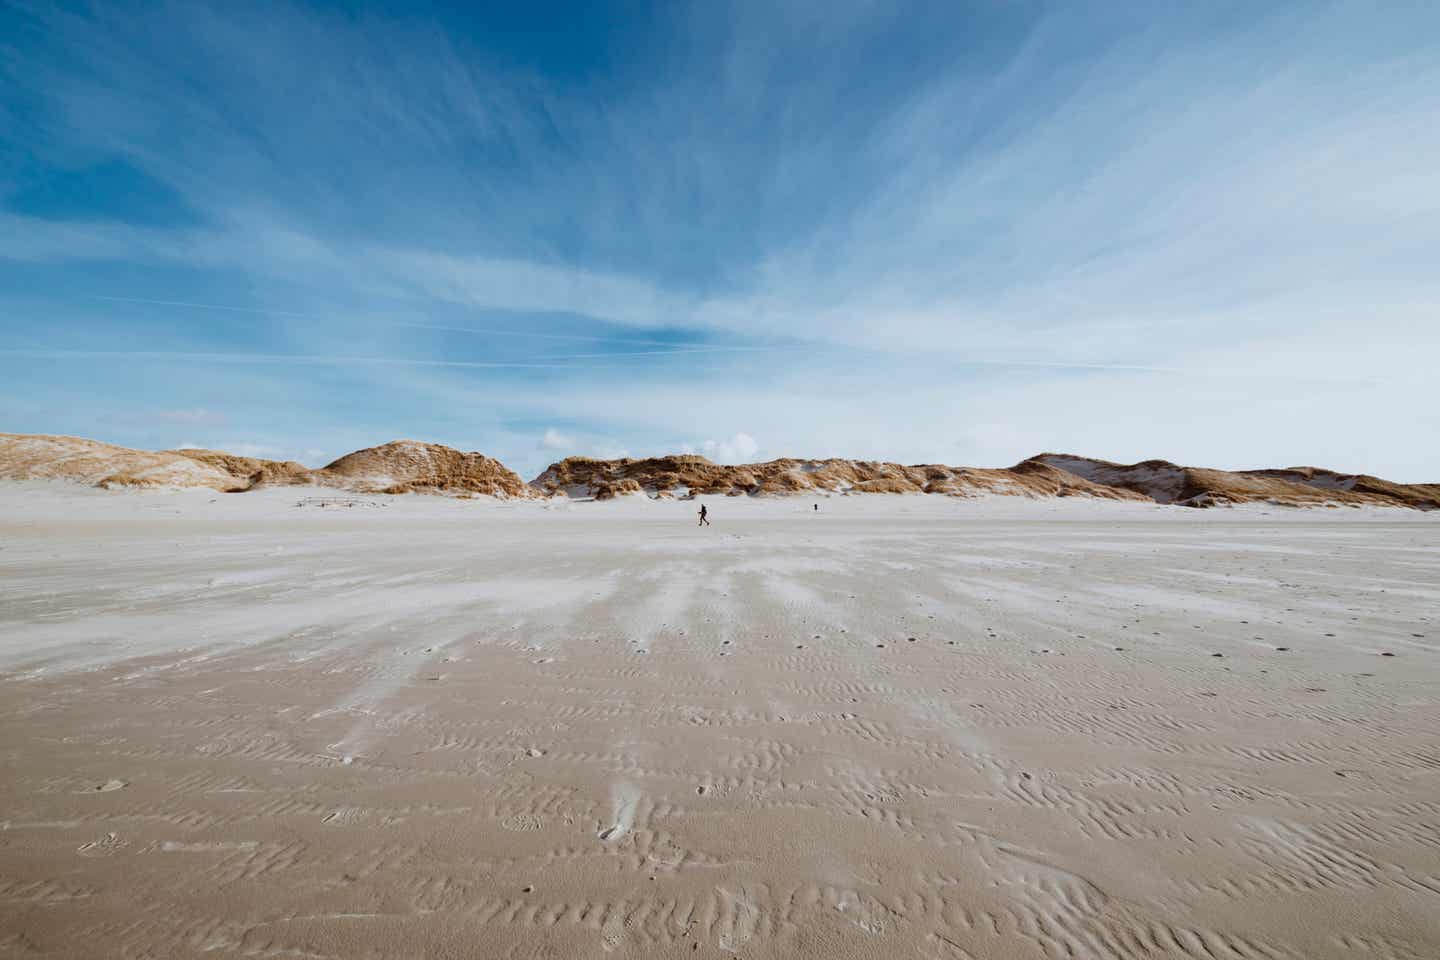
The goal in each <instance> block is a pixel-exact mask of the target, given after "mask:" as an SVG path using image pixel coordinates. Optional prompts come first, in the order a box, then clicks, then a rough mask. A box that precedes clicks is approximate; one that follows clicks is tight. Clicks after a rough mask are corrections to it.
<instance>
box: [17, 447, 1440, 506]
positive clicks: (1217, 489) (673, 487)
mask: <svg viewBox="0 0 1440 960" xmlns="http://www.w3.org/2000/svg"><path fill="white" fill-rule="evenodd" d="M0 479H10V480H34V479H62V480H70V481H74V482H80V483H85V484H89V485H93V486H100V487H106V488H115V487H206V488H210V489H213V490H218V491H223V492H227V493H238V492H243V491H246V490H254V489H257V488H261V487H268V486H294V485H314V486H322V487H331V488H336V489H342V490H350V491H355V492H361V493H383V494H402V493H428V494H439V495H448V496H459V497H468V496H476V495H480V496H490V497H499V498H515V499H530V498H547V497H568V498H571V499H595V500H609V499H613V498H615V497H623V496H632V495H644V496H648V497H654V498H669V497H690V496H697V495H724V496H733V497H739V496H767V495H773V496H783V495H789V494H826V495H832V494H841V495H848V494H852V493H891V494H920V493H925V494H940V495H945V496H951V497H980V496H1018V497H1027V498H1031V499H1042V498H1049V497H1089V498H1093V499H1099V500H1129V501H1136V502H1153V503H1160V504H1172V505H1176V506H1184V507H1214V506H1227V505H1234V504H1243V503H1270V504H1275V505H1280V506H1293V507H1334V506H1385V507H1404V508H1409V509H1415V510H1427V511H1428V510H1440V484H1427V483H1411V484H1404V483H1395V482H1393V481H1389V480H1384V479H1382V478H1380V477H1375V476H1371V475H1369V474H1347V473H1338V472H1336V471H1333V470H1327V469H1324V468H1322V467H1284V468H1264V469H1255V470H1240V471H1230V470H1215V469H1209V468H1204V467H1186V466H1181V465H1179V464H1175V463H1171V462H1170V461H1168V460H1144V461H1141V462H1139V463H1132V464H1120V463H1114V462H1111V461H1108V460H1099V459H1095V458H1092V457H1083V456H1077V455H1075V454H1066V453H1041V454H1038V455H1036V456H1034V457H1030V458H1029V459H1026V460H1022V461H1021V462H1020V463H1017V464H1015V465H1014V466H1012V467H1003V468H988V467H957V466H947V465H944V464H910V465H906V464H899V463H890V462H885V461H876V460H847V459H840V458H834V457H832V458H826V459H801V458H794V457H784V458H780V459H777V460H770V461H766V462H764V463H747V464H718V463H713V462H711V461H710V460H707V459H706V458H705V457H701V456H696V455H692V454H683V455H681V454H677V455H673V456H663V457H646V458H640V459H635V458H624V459H617V460H597V459H592V458H589V457H567V458H565V459H563V460H559V461H557V462H555V463H552V464H551V465H550V466H549V467H547V468H546V469H545V470H544V471H542V472H541V473H540V475H539V476H537V477H536V478H535V479H534V480H532V481H530V482H529V483H526V482H525V481H524V480H522V479H521V478H520V476H519V475H518V474H516V473H515V472H514V471H513V470H511V469H509V468H508V467H506V466H505V464H503V463H502V462H500V461H499V460H497V459H494V458H492V457H487V456H485V455H484V454H482V453H478V452H464V451H460V450H456V449H454V448H453V447H447V446H445V445H443V444H437V443H425V442H421V441H417V440H393V441H391V442H389V443H385V444H381V445H380V446H375V447H367V448H364V449H362V450H356V451H354V452H353V453H348V454H346V455H345V456H343V457H340V458H339V459H337V460H335V461H333V462H332V463H330V464H327V465H326V466H324V467H320V468H318V469H311V468H309V467H306V466H305V465H304V464H300V463H296V462H295V461H293V460H286V461H280V460H266V459H263V458H257V457H245V456H237V455H235V454H230V453H226V452H224V451H219V450H199V449H184V450H161V451H147V450H133V449H130V448H127V447H120V446H116V445H114V444H108V443H102V442H100V441H97V440H87V439H84V438H80V437H64V436H48V435H40V434H30V435H27V434H13V433H0Z"/></svg>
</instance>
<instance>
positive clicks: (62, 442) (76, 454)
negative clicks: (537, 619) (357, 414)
mask: <svg viewBox="0 0 1440 960" xmlns="http://www.w3.org/2000/svg"><path fill="white" fill-rule="evenodd" d="M0 478H4V479H9V480H37V479H58V480H72V481H78V482H81V483H87V484H93V485H95V486H99V487H105V488H116V487H207V488H209V489H212V490H221V491H224V492H227V493H239V492H243V491H247V490H256V489H259V488H261V487H269V486H297V485H306V484H314V485H318V486H325V487H334V488H339V489H343V490H350V491H355V492H361V493H447V494H457V495H461V496H464V495H469V494H483V495H486V496H497V497H530V496H533V495H534V493H533V491H532V490H531V488H530V487H529V486H527V485H526V484H525V482H524V481H522V480H521V479H520V478H519V477H518V476H517V475H516V474H515V473H513V472H512V471H510V470H509V469H507V468H506V467H505V465H504V464H503V463H501V462H500V461H498V460H493V459H491V458H489V457H486V456H484V455H483V454H479V453H463V452H461V451H459V450H455V449H453V448H451V447H446V446H442V445H441V444H435V443H420V442H417V441H414V440H395V441H392V442H390V443H387V444H383V445H381V446H378V447H368V448H366V449H364V450H356V451H355V452H354V453H349V454H346V455H345V456H343V457H341V458H340V459H338V460H336V461H335V462H334V463H331V464H329V465H328V466H325V467H322V468H321V469H318V470H312V469H310V468H309V467H306V466H305V465H304V464H300V463H296V462H294V461H293V460H287V461H278V460H262V459H258V458H255V457H240V456H236V455H234V454H231V453H225V452H223V451H219V450H196V449H184V450H164V451H160V452H157V453H152V452H149V451H146V450H132V449H129V448H127V447H117V446H114V445H112V444H108V443H100V442H99V441H96V440H84V439H81V438H79V437H54V436H43V435H24V434H13V433H0Z"/></svg>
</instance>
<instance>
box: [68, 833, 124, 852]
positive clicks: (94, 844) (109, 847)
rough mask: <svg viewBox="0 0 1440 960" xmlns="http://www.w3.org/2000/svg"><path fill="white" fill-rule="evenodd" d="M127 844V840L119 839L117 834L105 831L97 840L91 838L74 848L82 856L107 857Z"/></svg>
mask: <svg viewBox="0 0 1440 960" xmlns="http://www.w3.org/2000/svg"><path fill="white" fill-rule="evenodd" d="M129 845H130V841H129V840H121V839H120V837H119V836H118V835H117V834H114V833H107V834H106V835H105V836H103V837H101V838H100V839H99V840H91V841H90V842H89V843H84V844H81V845H80V846H79V847H77V848H76V850H75V852H76V853H78V854H80V856H82V857H109V856H113V855H114V854H116V853H118V852H119V851H120V850H121V849H122V848H123V847H128V846H129Z"/></svg>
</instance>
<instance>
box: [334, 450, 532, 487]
mask: <svg viewBox="0 0 1440 960" xmlns="http://www.w3.org/2000/svg"><path fill="white" fill-rule="evenodd" d="M316 475H317V479H318V480H319V481H320V482H322V483H325V484H327V485H333V486H341V487H345V488H347V489H353V490H364V491H367V492H372V493H415V492H419V493H472V494H475V493H478V494H484V495H486V496H492V497H494V496H504V497H530V496H534V492H533V491H532V490H531V488H530V487H529V486H528V485H526V483H525V481H523V480H521V479H520V477H519V475H517V474H516V473H515V472H514V471H512V470H511V469H509V468H508V467H506V466H505V464H503V463H501V462H500V461H499V460H495V459H493V458H491V457H487V456H485V455H484V454H480V453H464V452H462V451H460V450H456V449H454V448H452V447H447V446H443V445H441V444H438V443H421V442H419V441H416V440H393V441H391V442H390V443H387V444H383V445H381V446H378V447H367V448H366V449H364V450H356V451H355V452H354V453H348V454H346V455H345V456H343V457H341V458H340V459H339V460H336V461H335V462H334V463H332V464H330V465H329V466H327V467H325V468H324V469H323V470H317V471H316Z"/></svg>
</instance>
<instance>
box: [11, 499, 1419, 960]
mask: <svg viewBox="0 0 1440 960" xmlns="http://www.w3.org/2000/svg"><path fill="white" fill-rule="evenodd" d="M313 496H315V494H314V492H313V491H306V490H275V491H261V492H256V493H249V494H244V495H239V496H224V495H214V494H208V493H198V492H194V491H190V492H180V493H148V494H136V493H104V492H99V491H91V490H83V489H79V488H73V487H68V486H65V485H63V484H39V483H24V484H6V485H3V486H0V683H3V685H0V716H3V730H4V739H3V745H0V763H3V773H0V955H3V956H57V957H112V956H113V957H200V956H204V957H208V958H223V957H232V956H233V957H242V956H244V957H255V956H276V957H290V956H295V957H336V958H361V957H375V958H381V957H383V958H395V957H422V956H423V957H477V958H490V957H516V958H521V957H535V958H539V957H588V956H602V955H606V954H607V952H609V954H610V955H614V956H624V957H678V956H695V957H704V956H712V957H713V956H722V955H736V956H741V957H830V958H845V957H885V958H897V957H931V958H950V960H963V958H974V960H982V958H1031V957H1034V958H1060V957H1082V958H1083V957H1097V958H1101V957H1104V958H1156V957H1195V958H1207V960H1234V958H1246V960H1248V958H1256V960H1285V958H1296V960H1317V958H1347V960H1348V958H1354V957H1366V958H1377V960H1378V958H1401V960H1404V958H1413V960H1425V958H1433V957H1435V956H1440V733H1437V731H1440V682H1437V681H1440V658H1437V643H1440V519H1437V518H1435V517H1433V516H1427V515H1423V514H1417V513H1411V512H1408V511H1398V510H1397V511H1384V510H1377V511H1357V510H1350V509H1346V510H1310V511H1295V510H1285V509H1272V510H1264V509H1258V508H1247V509H1244V510H1213V511H1197V510H1187V509H1184V508H1168V507H1159V506H1152V505H1131V504H1116V503H1095V502H1086V501H1073V502H1072V501H1063V500H1062V501H1048V502H1047V501H1040V502H1027V501H1018V500H1013V499H996V500H987V501H954V500H950V499H947V498H940V497H891V496H869V497H845V498H840V497H836V498H831V499H826V500H822V501H820V503H821V510H820V512H819V513H818V514H817V513H815V512H814V511H813V510H812V509H811V503H812V502H813V501H810V500H803V501H802V500H789V499H781V500H771V501H750V500H733V499H726V498H715V499H712V500H710V501H709V503H710V506H711V511H712V519H713V522H714V526H713V527H711V528H708V529H705V530H698V529H696V527H695V526H694V524H695V519H694V515H693V514H694V510H695V509H696V505H695V504H692V503H673V502H672V503H665V502H648V501H636V500H629V501H625V502H619V503H609V504H591V503H580V504H554V505H549V506H543V505H538V504H519V503H517V504H496V503H493V502H489V501H470V502H463V501H446V500H440V499H434V498H423V497H400V498H383V497H377V498H365V497H357V498H344V497H342V498H341V500H342V501H344V500H349V499H353V501H354V505H346V504H345V503H344V502H332V503H331V505H329V506H326V507H320V506H319V505H318V503H316V502H313V501H311V502H306V501H307V500H308V498H310V497H313ZM301 502H306V505H304V506H298V505H297V504H299V503H301Z"/></svg>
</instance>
